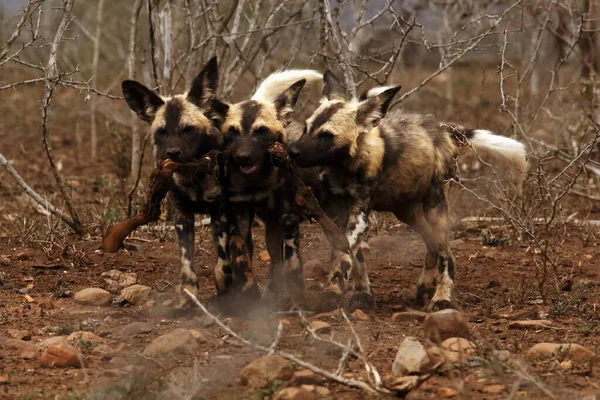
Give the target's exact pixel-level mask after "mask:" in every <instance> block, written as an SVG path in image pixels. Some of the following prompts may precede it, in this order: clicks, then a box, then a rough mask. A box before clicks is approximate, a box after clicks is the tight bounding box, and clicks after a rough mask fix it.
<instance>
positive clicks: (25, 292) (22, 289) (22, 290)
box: [17, 287, 29, 294]
mask: <svg viewBox="0 0 600 400" xmlns="http://www.w3.org/2000/svg"><path fill="white" fill-rule="evenodd" d="M17 292H19V294H27V293H29V289H27V288H26V287H24V288H21V289H19V290H17Z"/></svg>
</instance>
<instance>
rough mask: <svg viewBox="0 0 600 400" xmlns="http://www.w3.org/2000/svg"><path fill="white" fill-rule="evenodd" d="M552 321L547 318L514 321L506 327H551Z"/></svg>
mask: <svg viewBox="0 0 600 400" xmlns="http://www.w3.org/2000/svg"><path fill="white" fill-rule="evenodd" d="M551 325H552V321H549V320H547V319H538V320H527V321H514V322H511V323H510V324H508V329H551V328H552V326H551Z"/></svg>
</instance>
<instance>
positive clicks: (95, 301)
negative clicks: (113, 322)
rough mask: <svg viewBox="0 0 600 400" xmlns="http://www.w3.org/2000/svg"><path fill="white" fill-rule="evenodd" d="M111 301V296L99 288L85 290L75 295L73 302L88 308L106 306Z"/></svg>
mask: <svg viewBox="0 0 600 400" xmlns="http://www.w3.org/2000/svg"><path fill="white" fill-rule="evenodd" d="M112 301H113V297H112V294H110V293H109V292H107V291H106V290H104V289H100V288H87V289H83V290H81V291H79V292H77V293H75V302H76V303H79V304H84V305H88V306H108V305H110V304H111V303H112Z"/></svg>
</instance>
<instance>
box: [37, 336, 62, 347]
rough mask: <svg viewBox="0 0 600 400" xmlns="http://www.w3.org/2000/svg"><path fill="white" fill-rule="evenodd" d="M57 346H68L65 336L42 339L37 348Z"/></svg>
mask: <svg viewBox="0 0 600 400" xmlns="http://www.w3.org/2000/svg"><path fill="white" fill-rule="evenodd" d="M59 344H65V345H68V344H69V342H68V341H67V338H66V337H65V336H53V337H50V338H48V339H44V340H42V341H41V342H40V343H39V344H38V346H39V347H40V348H44V347H49V346H56V345H59Z"/></svg>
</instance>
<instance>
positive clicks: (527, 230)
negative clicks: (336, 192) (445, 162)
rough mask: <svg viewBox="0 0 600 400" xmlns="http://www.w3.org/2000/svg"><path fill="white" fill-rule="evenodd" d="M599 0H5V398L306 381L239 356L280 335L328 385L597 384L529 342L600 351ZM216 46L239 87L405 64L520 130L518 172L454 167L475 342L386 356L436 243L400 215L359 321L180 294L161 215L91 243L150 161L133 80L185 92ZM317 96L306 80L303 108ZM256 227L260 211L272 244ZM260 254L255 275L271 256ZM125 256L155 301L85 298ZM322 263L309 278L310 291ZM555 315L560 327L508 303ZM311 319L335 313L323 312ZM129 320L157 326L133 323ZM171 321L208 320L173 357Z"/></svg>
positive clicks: (197, 391)
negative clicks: (224, 306) (299, 71)
mask: <svg viewBox="0 0 600 400" xmlns="http://www.w3.org/2000/svg"><path fill="white" fill-rule="evenodd" d="M9 3H10V2H9ZM9 3H7V4H9ZM598 7H600V6H599V5H598V4H597V3H596V2H595V1H593V0H525V1H524V0H511V1H509V0H486V1H476V0H456V1H402V0H368V1H365V0H346V1H336V0H332V1H329V2H328V1H317V0H282V1H274V0H260V1H247V0H232V1H217V0H198V1H189V0H131V1H129V2H124V1H120V2H116V1H104V0H98V1H89V0H29V1H23V2H22V4H21V7H20V8H18V7H17V8H12V9H8V8H7V9H5V10H3V11H1V12H0V20H1V22H2V23H1V24H0V33H1V36H0V39H1V40H0V99H1V100H0V115H2V117H1V118H0V164H1V165H2V167H3V168H0V397H1V396H4V397H6V398H21V399H29V398H32V399H36V398H40V399H46V398H60V399H62V398H64V399H75V398H93V399H96V398H98V399H126V398H129V399H137V398H160V399H163V398H165V399H166V398H189V399H195V398H223V399H226V398H227V399H229V398H236V397H237V398H271V397H272V396H277V394H276V393H277V392H279V391H280V390H281V388H282V387H285V386H288V387H298V386H300V385H299V384H296V383H294V380H291V381H290V380H286V379H282V380H274V381H272V382H269V384H268V385H267V386H266V387H263V388H249V387H248V386H244V385H242V384H241V383H240V381H239V374H240V371H241V370H242V369H243V368H244V367H245V366H246V365H247V364H248V363H249V362H250V361H251V360H253V359H255V358H256V357H258V355H259V354H261V353H263V352H265V353H277V354H282V355H283V356H284V357H286V358H288V359H289V358H291V359H292V360H293V361H294V363H293V365H292V366H293V368H294V369H295V370H299V369H303V368H309V369H311V370H313V371H314V372H316V373H317V374H321V375H324V376H325V377H326V380H325V381H324V382H320V383H318V384H316V385H313V386H326V387H327V388H328V391H329V394H327V395H323V396H324V397H329V398H356V399H358V398H363V397H364V396H365V393H369V394H371V395H380V396H387V395H394V394H398V393H400V394H402V395H405V394H407V393H408V396H409V397H410V398H413V399H419V398H439V397H441V396H442V395H443V394H444V393H446V394H448V393H450V394H452V392H451V391H453V392H454V396H456V397H457V398H464V399H477V398H510V399H522V398H557V399H559V398H565V396H566V395H567V394H568V395H569V396H570V397H572V398H594V397H592V396H597V395H598V394H599V393H600V385H599V384H598V381H599V380H598V374H599V373H600V370H599V369H598V367H597V366H596V364H595V357H592V358H591V360H590V359H586V360H585V361H576V360H574V363H571V364H568V363H566V364H565V362H566V361H565V360H568V359H569V358H572V357H569V355H568V354H563V353H562V352H561V351H559V352H557V354H554V355H553V356H552V357H551V358H550V359H549V360H546V361H535V360H531V359H529V358H528V357H527V356H526V354H527V351H528V350H529V349H530V348H531V346H533V345H534V344H536V343H540V342H555V343H578V344H581V345H584V346H585V347H586V348H588V349H590V350H591V351H593V352H595V353H596V354H599V353H598V352H599V351H600V348H599V344H600V342H599V341H598V339H597V337H598V333H599V330H598V329H599V328H598V323H599V321H600V315H599V314H598V313H599V311H598V307H599V305H600V291H599V290H598V283H599V282H600V274H599V273H598V268H600V263H599V262H598V261H597V260H598V256H599V255H600V248H599V247H598V243H600V241H599V239H598V238H597V234H598V230H599V229H600V218H599V216H598V214H599V212H600V210H599V208H598V204H599V203H598V202H599V201H600V193H599V191H598V183H599V179H600V157H599V155H598V151H597V150H598V147H599V143H598V141H600V111H599V110H600V108H599V107H600V77H599V75H598V73H599V72H600V37H599V35H600V32H599V31H600V22H599V21H600V10H599V9H598ZM19 10H20V11H19ZM214 55H217V56H218V58H219V65H220V73H221V77H222V80H221V82H220V89H219V95H220V96H222V97H223V98H225V99H227V100H232V101H238V100H241V99H243V98H244V97H245V96H248V95H249V94H250V93H252V91H253V90H254V89H255V87H256V86H257V84H258V83H260V80H261V79H263V78H264V77H265V76H267V75H268V74H269V73H270V72H272V71H274V70H276V69H279V68H287V67H297V68H314V69H318V70H324V69H325V68H331V69H332V70H334V71H336V73H338V75H339V76H341V77H343V81H344V83H345V85H346V86H347V87H348V89H349V90H350V91H351V92H354V93H356V92H359V93H360V90H361V89H363V88H368V87H372V86H376V85H385V84H386V83H392V82H393V83H397V84H401V85H402V86H403V89H402V91H401V93H400V94H399V95H398V96H397V97H396V101H395V104H394V105H393V106H394V107H402V108H404V109H407V110H411V111H417V112H421V113H432V114H434V115H436V117H437V118H438V119H440V120H442V121H452V122H457V123H460V124H462V125H464V126H469V127H476V128H482V129H490V130H492V131H494V132H497V133H500V134H503V135H506V136H510V137H514V138H516V139H518V140H520V141H521V142H523V143H525V144H526V145H527V149H528V153H529V161H530V165H531V167H530V171H529V172H528V174H527V177H526V179H525V182H524V186H523V189H522V190H518V188H515V187H514V186H513V185H512V184H511V181H509V180H506V179H505V178H504V177H503V174H502V171H501V170H499V169H498V168H494V166H493V165H488V164H486V163H485V162H484V161H483V160H479V159H478V157H477V156H469V157H464V158H461V159H459V161H458V163H459V165H458V167H459V169H460V171H461V172H460V180H457V181H453V182H449V184H448V191H449V198H450V208H451V214H452V217H453V221H454V223H455V224H454V230H453V237H454V238H455V239H456V240H455V241H454V242H453V248H454V249H453V251H454V252H455V254H456V255H457V272H456V285H457V287H456V292H455V297H456V301H457V304H458V305H459V306H460V308H461V311H462V312H463V313H464V316H465V319H466V320H467V321H468V325H469V327H470V330H471V338H472V340H473V342H474V343H475V344H476V346H477V349H476V351H475V353H474V354H473V355H471V356H470V357H469V358H468V359H467V360H463V361H462V362H459V363H452V362H447V363H443V364H442V363H434V362H432V363H431V365H429V367H428V368H427V369H426V370H424V371H422V372H423V373H421V374H417V375H416V378H414V379H412V378H411V379H409V380H406V381H398V379H395V378H393V377H392V376H391V366H392V363H393V360H394V355H395V353H396V350H397V349H398V346H399V345H400V343H401V342H402V340H403V339H404V337H405V336H407V335H412V336H415V337H417V338H419V339H421V340H422V341H423V342H424V343H426V345H427V347H432V344H431V343H429V342H427V341H426V340H424V333H423V324H422V323H421V322H415V321H414V320H412V319H409V320H407V321H403V320H401V319H400V320H399V319H396V320H392V314H393V313H394V312H398V311H405V310H406V309H410V308H411V307H412V305H413V300H414V298H413V296H414V283H415V282H416V281H417V276H418V273H419V270H418V269H417V268H413V267H414V266H415V264H416V265H418V266H420V265H421V263H422V259H423V255H424V248H423V246H422V244H421V242H420V240H419V239H418V237H417V236H416V235H415V234H414V233H412V232H410V231H409V230H408V228H405V227H404V226H401V225H399V224H397V222H396V221H395V220H393V219H392V218H389V217H388V216H386V215H382V214H378V215H374V216H373V217H372V218H373V221H372V223H371V230H370V232H371V236H375V237H382V236H383V235H391V236H393V237H394V240H395V242H394V243H395V245H393V246H388V247H385V246H383V245H381V244H378V243H381V242H380V241H377V240H375V241H372V242H371V252H370V254H369V255H368V257H367V263H368V265H369V267H370V271H371V281H372V283H373V288H374V293H375V296H376V300H377V307H376V308H375V309H373V310H363V311H364V313H365V314H366V315H367V318H368V320H361V319H360V318H358V319H353V318H347V317H346V314H343V313H334V314H332V315H329V316H320V317H317V318H315V316H313V315H311V314H310V312H305V313H290V314H265V313H263V312H261V311H260V310H257V311H256V313H252V314H251V315H248V316H247V317H246V318H233V319H229V318H227V319H226V318H221V319H218V320H217V322H216V323H215V322H213V321H212V320H210V318H208V317H206V316H204V313H203V312H202V311H198V313H197V314H194V313H189V314H187V315H180V314H178V313H177V312H175V311H174V310H173V308H172V306H171V305H172V304H173V299H174V298H175V297H176V294H175V291H174V287H173V286H174V285H175V284H176V282H177V262H178V258H177V256H176V255H177V251H176V244H175V235H174V232H173V230H172V228H171V227H170V225H171V224H170V223H169V222H168V221H167V220H166V219H165V218H163V220H161V221H159V222H157V223H154V224H152V225H150V226H148V227H144V228H140V229H139V230H138V231H137V232H135V233H134V234H133V237H130V239H129V245H130V249H129V251H121V252H119V253H117V254H111V255H109V254H106V255H105V254H101V253H99V252H97V251H96V248H97V246H98V244H99V243H100V241H101V238H102V236H103V234H104V232H105V231H106V228H107V226H109V225H110V224H113V223H114V222H116V221H119V220H122V219H124V218H126V217H128V216H131V215H133V214H135V213H136V212H137V211H138V210H139V208H140V205H141V204H142V203H143V201H144V199H145V196H146V190H147V186H146V185H147V182H146V179H145V177H146V176H148V174H149V173H150V171H151V169H152V167H153V160H151V158H152V155H151V149H150V147H151V146H150V145H149V141H150V140H151V138H149V137H148V136H147V135H146V127H145V126H142V125H141V123H138V122H137V121H136V118H135V117H134V116H133V115H132V113H131V112H130V111H129V109H128V107H127V106H126V105H125V103H124V102H123V101H122V97H121V95H122V94H121V93H120V92H119V87H120V82H121V81H122V80H123V79H127V78H129V79H137V80H139V81H141V82H144V83H146V84H148V86H152V87H154V88H156V89H157V90H158V91H159V92H160V93H161V94H164V95H170V94H175V93H178V92H181V91H182V90H183V88H185V87H187V86H188V85H187V84H188V83H189V82H190V81H191V79H193V77H194V76H195V75H196V74H197V73H198V71H199V69H200V68H201V66H202V65H203V64H204V63H205V62H206V61H207V60H208V59H209V58H210V57H212V56H214ZM319 95H320V93H318V90H313V92H310V91H308V90H307V91H306V93H305V94H303V97H302V101H301V102H300V103H299V105H298V109H299V118H301V117H303V116H306V115H307V114H308V113H310V112H311V110H312V109H313V108H314V105H315V104H316V102H317V101H318V98H319ZM197 232H198V233H197V236H196V240H197V242H198V243H197V246H198V248H199V251H198V255H197V257H196V265H197V269H198V270H199V271H201V274H200V275H203V277H202V278H201V282H200V284H201V289H202V291H201V293H202V295H201V298H200V299H199V301H200V302H201V304H203V305H204V304H207V303H209V302H210V298H211V296H212V295H213V293H214V287H213V284H212V279H211V278H210V272H211V268H212V265H213V263H214V260H215V254H214V249H213V246H212V243H211V235H210V230H209V228H208V227H206V226H200V225H199V226H198V228H197ZM263 233H264V232H263V230H262V229H261V228H257V230H256V233H255V237H256V240H257V250H256V254H257V255H258V254H259V253H261V250H264V241H263ZM303 235H304V237H303V241H302V244H301V246H302V253H303V257H304V260H305V261H306V260H311V259H318V260H321V261H325V260H327V257H328V254H329V248H328V246H327V243H326V241H324V238H323V235H322V233H320V231H319V229H317V227H315V226H310V225H308V224H307V225H303ZM255 258H257V259H256V260H255V266H254V269H255V270H256V271H257V276H258V278H259V279H260V281H261V283H263V284H264V283H266V282H265V280H266V276H267V273H268V260H266V259H265V258H263V257H259V258H258V257H255ZM114 269H117V270H119V271H121V272H133V273H136V274H137V281H138V282H139V283H143V284H144V285H147V286H149V287H151V288H152V292H151V294H150V299H148V300H150V302H149V303H146V302H144V303H143V304H142V303H140V304H139V305H133V306H132V305H128V306H127V307H123V306H122V305H112V306H108V307H100V308H99V307H91V306H84V305H79V304H76V303H75V302H74V300H73V298H72V297H70V296H71V295H72V293H75V292H78V291H80V290H81V289H84V288H87V287H104V288H107V283H106V282H105V277H103V276H101V274H102V273H104V272H106V271H109V270H114ZM324 284H325V278H324V277H313V278H309V279H307V296H311V295H316V294H317V293H318V292H319V291H320V290H321V289H322V288H323V286H324ZM125 303H126V302H125ZM203 307H204V306H203ZM210 309H211V308H210V306H209V307H208V311H209V312H210ZM540 319H542V320H551V321H552V323H551V326H550V327H543V326H536V327H534V328H531V329H513V327H514V325H511V323H514V322H515V321H521V320H540ZM315 320H323V321H326V322H327V323H329V324H330V325H332V328H331V333H328V334H320V333H317V332H316V331H315V330H314V327H313V326H312V325H311V323H312V322H314V321H315ZM133 322H137V323H147V324H148V326H149V327H150V330H149V331H147V332H141V333H140V332H137V333H136V334H131V333H123V331H122V329H123V327H124V326H129V325H128V324H129V323H133ZM509 326H511V327H509ZM176 328H181V329H186V330H190V329H191V330H193V332H194V333H193V335H196V334H197V332H198V331H199V332H200V334H201V335H202V338H201V339H199V338H198V337H195V336H194V340H193V344H190V342H186V343H184V344H183V345H182V346H183V347H184V348H185V350H184V351H181V352H179V353H177V354H175V353H174V354H170V355H169V356H168V357H162V356H158V355H148V353H147V352H146V350H147V348H146V346H147V345H148V344H149V343H150V342H151V341H152V340H153V339H155V338H157V337H160V336H161V335H163V334H169V333H170V332H172V331H173V330H174V329H176ZM15 329H19V330H28V331H29V332H30V333H31V336H33V337H32V339H31V342H32V343H38V342H39V341H40V340H42V339H46V338H48V337H50V336H57V335H58V336H61V335H63V336H68V335H69V334H70V333H71V332H73V331H75V330H76V331H89V332H94V333H95V334H97V335H99V336H101V337H102V344H101V345H99V344H98V343H95V344H94V343H92V342H90V341H85V340H79V341H75V342H74V344H75V345H76V347H78V348H79V351H81V353H82V354H83V357H84V358H85V360H86V363H87V366H88V368H85V369H72V368H67V369H62V368H44V367H41V366H40V361H39V360H38V358H39V355H35V356H32V357H27V359H23V357H22V355H23V354H22V350H21V349H19V350H18V351H15V350H14V349H12V348H10V347H9V346H7V345H6V343H7V338H11V337H14V336H15V335H16V333H15V332H14V330H15ZM193 335H192V336H193ZM183 336H185V335H183ZM101 346H104V348H103V351H99V350H98V348H100V347H101ZM180 350H181V349H180ZM499 350H505V351H507V352H508V353H509V354H510V355H509V356H506V357H505V354H504V353H499V352H498V351H499ZM35 353H37V349H35ZM565 353H568V351H567V352H565ZM500 354H503V355H502V356H500ZM417 386H418V387H417ZM494 386H495V387H494ZM446 389H450V390H451V391H445V392H444V390H446ZM312 395H315V396H316V394H314V393H313V394H312ZM319 396H320V395H319ZM586 396H587V397H586Z"/></svg>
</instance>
